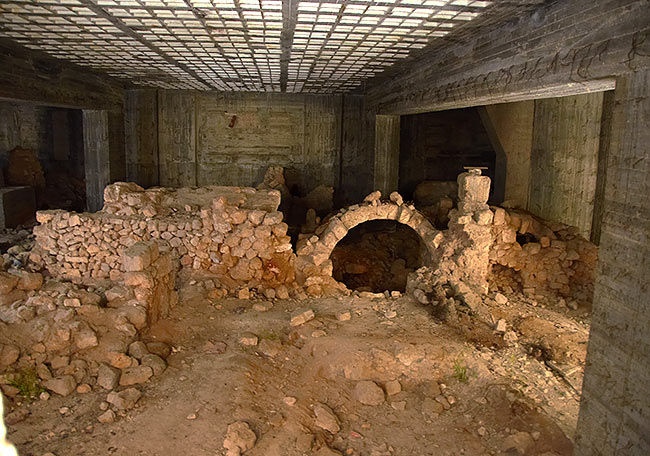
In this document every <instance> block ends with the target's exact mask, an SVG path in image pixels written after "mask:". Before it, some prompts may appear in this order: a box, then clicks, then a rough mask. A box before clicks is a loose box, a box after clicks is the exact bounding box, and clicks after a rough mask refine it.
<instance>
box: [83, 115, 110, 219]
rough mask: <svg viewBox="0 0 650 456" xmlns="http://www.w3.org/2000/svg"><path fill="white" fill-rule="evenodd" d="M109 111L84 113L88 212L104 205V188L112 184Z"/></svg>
mask: <svg viewBox="0 0 650 456" xmlns="http://www.w3.org/2000/svg"><path fill="white" fill-rule="evenodd" d="M108 117H109V116H108V111H104V110H102V111H98V110H88V109H85V110H84V111H83V131H84V163H85V168H86V202H87V205H88V211H90V212H96V211H98V210H99V209H101V208H102V206H103V204H104V187H106V185H108V184H109V183H110V179H111V173H110V145H109V130H110V129H109V119H108Z"/></svg>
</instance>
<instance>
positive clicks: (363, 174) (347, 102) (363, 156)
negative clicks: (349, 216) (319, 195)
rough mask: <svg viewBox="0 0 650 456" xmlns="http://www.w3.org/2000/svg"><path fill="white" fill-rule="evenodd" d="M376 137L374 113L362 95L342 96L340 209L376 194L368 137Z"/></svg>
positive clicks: (338, 200)
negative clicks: (369, 109) (369, 111)
mask: <svg viewBox="0 0 650 456" xmlns="http://www.w3.org/2000/svg"><path fill="white" fill-rule="evenodd" d="M373 135H374V114H372V113H368V111H367V110H366V109H365V99H364V97H363V95H346V96H344V97H343V118H342V120H341V170H340V171H341V185H340V189H339V192H337V194H336V195H335V196H336V203H337V205H338V206H347V205H350V204H354V203H357V202H359V201H361V200H362V199H363V198H364V197H365V196H366V195H368V194H369V193H370V192H372V191H373V188H372V187H373V185H374V182H373V175H374V167H373V166H370V164H371V163H373V162H374V147H370V146H369V144H371V143H372V141H371V140H369V139H368V136H373Z"/></svg>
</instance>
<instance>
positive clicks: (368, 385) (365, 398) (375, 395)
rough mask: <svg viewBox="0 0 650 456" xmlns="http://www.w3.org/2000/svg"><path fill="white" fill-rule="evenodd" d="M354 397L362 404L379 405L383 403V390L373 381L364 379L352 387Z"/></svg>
mask: <svg viewBox="0 0 650 456" xmlns="http://www.w3.org/2000/svg"><path fill="white" fill-rule="evenodd" d="M354 398H355V399H356V400H357V401H359V402H361V403H362V404H364V405H381V404H383V403H384V400H385V395H384V390H382V389H381V387H380V386H379V385H377V384H376V383H375V382H372V381H369V380H366V381H362V382H359V383H357V384H356V386H355V387H354Z"/></svg>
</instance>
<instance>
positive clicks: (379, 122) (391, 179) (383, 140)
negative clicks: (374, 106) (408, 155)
mask: <svg viewBox="0 0 650 456" xmlns="http://www.w3.org/2000/svg"><path fill="white" fill-rule="evenodd" d="M399 126H400V117H399V116H391V115H377V116H376V117H375V173H374V189H375V190H379V191H381V193H382V195H384V196H387V195H389V194H390V193H391V192H395V191H397V184H398V179H399V132H400V128H399Z"/></svg>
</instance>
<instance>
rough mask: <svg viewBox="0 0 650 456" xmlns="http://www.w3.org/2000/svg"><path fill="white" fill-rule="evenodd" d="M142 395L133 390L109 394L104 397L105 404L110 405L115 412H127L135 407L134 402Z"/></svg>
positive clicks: (128, 389)
mask: <svg viewBox="0 0 650 456" xmlns="http://www.w3.org/2000/svg"><path fill="white" fill-rule="evenodd" d="M141 396H142V393H141V392H140V391H138V390H137V389H135V388H127V389H125V390H123V391H120V392H115V391H113V392H110V393H108V396H106V402H108V403H109V404H111V405H112V406H113V407H115V408H116V409H117V410H129V409H132V408H133V407H135V404H136V402H138V400H140V397H141Z"/></svg>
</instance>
